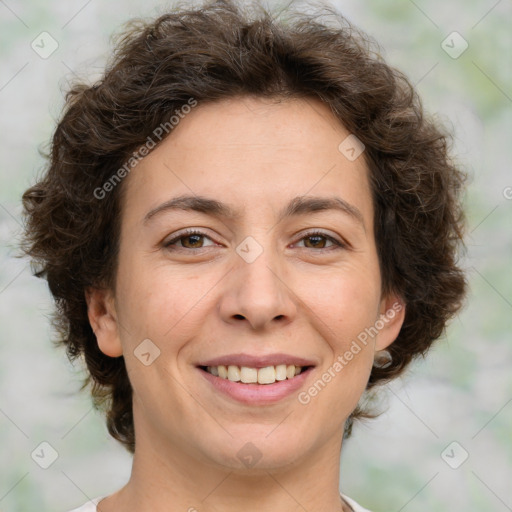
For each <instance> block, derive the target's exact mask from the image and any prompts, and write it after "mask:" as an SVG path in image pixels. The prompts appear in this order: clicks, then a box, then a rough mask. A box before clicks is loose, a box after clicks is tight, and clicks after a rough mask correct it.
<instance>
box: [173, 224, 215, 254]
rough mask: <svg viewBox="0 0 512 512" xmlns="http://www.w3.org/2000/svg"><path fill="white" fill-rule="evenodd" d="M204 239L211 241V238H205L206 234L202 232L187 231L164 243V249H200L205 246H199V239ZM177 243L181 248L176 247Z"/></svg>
mask: <svg viewBox="0 0 512 512" xmlns="http://www.w3.org/2000/svg"><path fill="white" fill-rule="evenodd" d="M204 238H207V239H208V240H210V241H211V238H210V237H209V236H207V235H206V233H203V232H202V231H198V230H196V229H189V230H186V231H185V232H182V233H180V234H179V235H177V236H175V237H174V238H172V239H171V240H168V241H167V242H165V243H164V247H166V248H167V249H170V250H173V246H175V247H176V248H178V249H181V248H183V249H202V248H203V247H205V246H204V245H201V244H202V241H201V239H204ZM177 242H179V243H181V247H179V246H177V245H176V243H177Z"/></svg>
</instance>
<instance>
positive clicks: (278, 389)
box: [197, 367, 313, 405]
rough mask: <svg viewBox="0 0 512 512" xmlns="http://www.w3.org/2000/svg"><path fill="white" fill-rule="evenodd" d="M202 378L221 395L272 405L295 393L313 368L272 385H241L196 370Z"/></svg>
mask: <svg viewBox="0 0 512 512" xmlns="http://www.w3.org/2000/svg"><path fill="white" fill-rule="evenodd" d="M197 370H198V371H199V372H200V373H201V375H203V377H204V378H205V379H206V380H207V381H208V382H210V383H211V384H212V385H213V386H214V387H215V388H216V389H217V390H218V391H220V392H221V393H223V394H225V395H227V396H229V397H231V398H233V399H235V400H237V401H238V402H242V403H244V404H251V405H265V404H272V403H275V402H278V401H279V400H282V399H283V398H286V397H288V396H290V395H291V394H293V393H294V392H296V391H297V390H298V389H299V388H300V387H301V386H303V385H304V382H305V381H306V379H307V378H308V377H309V375H310V374H311V373H312V370H313V367H309V368H308V369H307V370H305V371H303V372H301V373H300V374H299V375H296V376H295V377H293V379H286V380H281V381H276V382H274V384H243V383H240V382H233V381H231V380H229V379H223V378H221V377H216V376H215V375H212V374H211V373H209V372H207V371H205V370H202V369H201V368H197Z"/></svg>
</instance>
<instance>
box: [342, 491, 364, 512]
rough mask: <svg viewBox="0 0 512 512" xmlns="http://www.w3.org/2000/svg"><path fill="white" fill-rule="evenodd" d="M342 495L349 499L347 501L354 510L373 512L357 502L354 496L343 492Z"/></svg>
mask: <svg viewBox="0 0 512 512" xmlns="http://www.w3.org/2000/svg"><path fill="white" fill-rule="evenodd" d="M342 496H343V498H344V499H345V500H346V501H347V503H348V504H349V505H350V506H351V507H352V508H353V509H354V512H371V511H370V510H368V509H366V508H363V507H361V505H359V504H357V503H356V502H355V501H354V500H353V499H352V498H349V497H348V496H345V495H344V494H342Z"/></svg>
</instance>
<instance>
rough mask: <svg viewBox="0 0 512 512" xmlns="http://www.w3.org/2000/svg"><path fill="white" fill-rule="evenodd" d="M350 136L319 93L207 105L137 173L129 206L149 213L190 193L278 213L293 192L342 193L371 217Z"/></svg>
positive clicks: (359, 162) (183, 120) (132, 179)
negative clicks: (348, 145)
mask: <svg viewBox="0 0 512 512" xmlns="http://www.w3.org/2000/svg"><path fill="white" fill-rule="evenodd" d="M349 136H350V133H349V132H348V131H347V130H346V129H345V127H344V126H343V125H342V123H341V122H340V121H339V120H338V119H337V118H336V117H335V116H334V114H333V113H332V112H331V110H330V108H329V106H328V105H326V104H325V103H323V102H321V101H320V100H318V99H315V98H301V99H293V100H280V101H276V100H275V99H263V98H259V97H237V98H230V99H226V100H222V101H216V102H209V103H205V104H201V103H199V104H198V105H197V106H196V107H195V108H194V109H192V110H191V111H190V113H188V114H187V115H184V116H183V117H182V118H181V120H180V121H179V124H178V125H177V126H175V127H174V128H173V130H172V132H171V133H170V135H169V136H168V137H167V138H166V139H164V140H163V141H162V142H161V143H160V145H159V146H157V147H156V148H155V149H154V150H153V151H152V152H151V153H150V154H149V155H148V156H146V157H145V158H144V159H143V160H142V161H140V162H139V163H138V164H137V165H136V166H135V168H134V169H133V170H132V172H131V173H130V175H129V176H128V178H127V181H128V183H125V186H126V187H127V190H126V191H125V192H126V193H125V201H126V203H125V206H127V204H128V203H129V204H130V208H129V209H128V211H132V213H133V211H134V210H138V215H139V217H140V216H142V217H144V216H145V215H146V214H147V211H148V209H151V208H154V207H155V206H157V205H158V204H159V203H161V202H163V201H166V200H169V199H171V197H172V196H178V195H185V194H186V195H198V196H208V197H212V196H213V197H216V198H218V199H220V200H222V201H223V202H225V203H230V204H233V206H237V208H236V210H237V211H238V212H243V209H244V208H243V207H244V205H247V204H249V203H251V204H254V203H258V204H260V205H262V206H263V205H267V206H268V207H269V208H270V209H272V210H274V211H275V212H278V211H282V209H281V206H282V203H283V202H288V201H289V199H290V198H292V197H297V196H302V195H313V196H317V197H318V196H322V195H323V196H333V194H335V195H338V196H341V198H342V199H344V200H346V201H347V202H350V203H357V204H356V207H357V208H358V209H360V210H361V211H362V213H363V216H368V215H371V204H369V203H371V199H370V194H369V188H368V179H367V168H366V165H365V162H364V158H363V156H362V155H361V157H359V158H356V159H353V160H351V159H348V158H347V157H346V156H345V155H344V153H343V152H342V151H341V150H340V145H341V147H342V148H343V144H344V141H346V140H347V137H349ZM277 203H279V206H277ZM143 209H145V210H146V211H142V210H143ZM365 213H366V214H365Z"/></svg>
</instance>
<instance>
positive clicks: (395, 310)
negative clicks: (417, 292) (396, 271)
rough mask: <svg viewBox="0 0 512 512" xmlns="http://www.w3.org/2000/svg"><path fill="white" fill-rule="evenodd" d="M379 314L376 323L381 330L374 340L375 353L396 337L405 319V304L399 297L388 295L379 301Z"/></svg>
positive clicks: (392, 294)
mask: <svg viewBox="0 0 512 512" xmlns="http://www.w3.org/2000/svg"><path fill="white" fill-rule="evenodd" d="M379 313H380V315H379V319H378V320H377V322H378V326H379V327H382V328H380V329H379V334H378V335H377V337H376V339H375V350H376V351H378V350H384V349H385V348H387V347H389V345H391V344H392V343H393V342H394V341H395V340H396V338H397V337H398V334H399V333H400V329H401V328H402V324H403V323H404V319H405V302H404V300H403V299H402V298H401V297H400V296H399V295H396V294H394V293H390V294H388V295H387V296H386V297H383V299H382V300H381V303H380V308H379Z"/></svg>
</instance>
